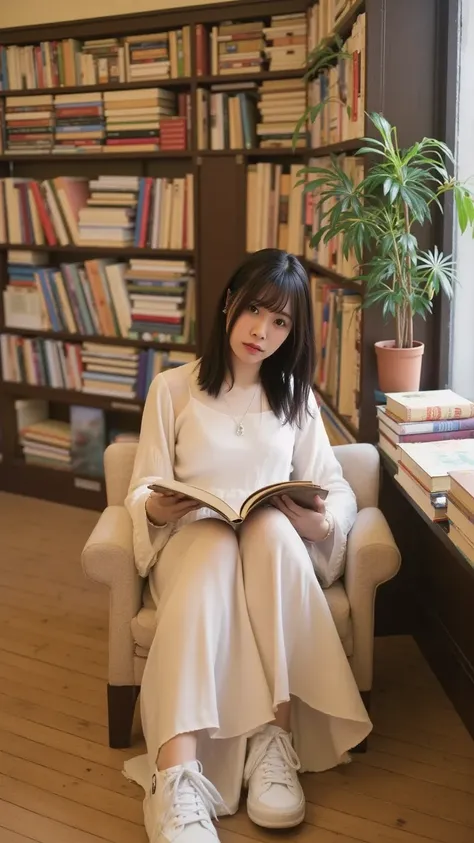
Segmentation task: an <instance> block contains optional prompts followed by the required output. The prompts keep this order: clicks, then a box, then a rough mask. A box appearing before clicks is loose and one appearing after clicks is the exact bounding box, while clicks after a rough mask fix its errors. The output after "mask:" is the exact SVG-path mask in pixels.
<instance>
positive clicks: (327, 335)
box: [310, 274, 362, 429]
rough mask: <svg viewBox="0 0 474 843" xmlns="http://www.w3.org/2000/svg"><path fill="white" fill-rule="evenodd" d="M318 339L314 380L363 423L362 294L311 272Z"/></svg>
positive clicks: (336, 404)
mask: <svg viewBox="0 0 474 843" xmlns="http://www.w3.org/2000/svg"><path fill="white" fill-rule="evenodd" d="M310 284H311V297H312V303H313V312H314V327H315V341H316V371H315V375H314V383H315V386H316V388H317V389H318V390H320V391H321V392H322V393H324V395H325V396H327V398H328V401H329V402H330V403H331V405H332V406H333V407H334V408H335V409H336V410H337V413H338V414H339V416H342V417H343V419H345V420H347V421H348V422H349V423H350V424H351V426H352V427H353V428H356V429H357V427H358V425H359V390H360V356H361V355H360V316H361V305H362V296H361V295H359V294H358V293H357V292H356V291H353V290H347V289H344V288H343V287H339V286H337V285H336V284H334V282H331V281H329V280H328V279H327V278H324V277H322V276H320V275H315V274H311V275H310Z"/></svg>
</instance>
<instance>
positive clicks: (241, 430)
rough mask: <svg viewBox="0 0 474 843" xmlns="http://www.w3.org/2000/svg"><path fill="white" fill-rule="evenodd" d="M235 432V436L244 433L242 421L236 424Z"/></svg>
mask: <svg viewBox="0 0 474 843" xmlns="http://www.w3.org/2000/svg"><path fill="white" fill-rule="evenodd" d="M235 432H236V434H237V436H243V435H244V426H243V424H242V422H240V424H238V425H237V430H236V431H235Z"/></svg>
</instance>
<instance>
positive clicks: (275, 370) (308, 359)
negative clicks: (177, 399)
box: [198, 249, 315, 424]
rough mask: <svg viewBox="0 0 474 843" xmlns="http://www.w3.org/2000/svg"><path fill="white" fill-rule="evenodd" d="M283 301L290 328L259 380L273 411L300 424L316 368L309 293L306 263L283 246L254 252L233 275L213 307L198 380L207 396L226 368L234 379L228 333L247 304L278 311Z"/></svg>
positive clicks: (217, 389) (216, 387) (215, 391)
mask: <svg viewBox="0 0 474 843" xmlns="http://www.w3.org/2000/svg"><path fill="white" fill-rule="evenodd" d="M287 303H289V304H290V306H291V316H292V328H291V331H290V333H289V334H288V336H287V338H286V340H285V342H284V343H282V345H281V346H280V348H279V349H277V351H275V353H274V354H272V355H271V357H267V358H266V359H265V360H263V362H262V365H261V368H260V380H261V383H262V386H263V389H264V391H265V394H266V396H267V400H268V403H269V405H270V408H271V409H272V410H273V412H274V413H275V415H276V416H277V417H278V418H282V419H283V421H284V422H285V423H286V422H289V423H290V424H292V423H294V422H296V423H297V424H300V423H301V420H302V418H303V415H304V413H305V412H306V410H307V407H308V398H309V393H310V390H311V387H312V384H313V377H314V368H315V351H314V325H313V313H312V305H311V294H310V288H309V282H308V276H307V273H306V271H305V269H304V267H303V266H302V264H301V263H300V261H299V260H298V258H296V257H295V256H294V255H292V254H288V252H285V251H283V250H281V249H261V250H260V251H258V252H255V253H254V254H252V255H250V256H249V257H248V258H247V259H246V260H245V261H244V262H243V263H242V264H241V265H240V266H239V267H238V269H237V270H236V271H235V272H234V274H233V275H232V277H231V279H230V281H229V283H228V284H227V286H226V288H225V290H224V291H223V293H222V295H221V297H220V300H219V303H218V306H217V312H216V314H215V318H214V324H213V328H212V331H211V334H210V336H209V340H208V343H207V347H206V349H205V351H204V354H203V356H202V358H201V361H200V364H199V375H198V384H199V386H200V387H201V389H203V390H205V391H206V392H207V393H208V394H209V395H213V396H217V395H218V394H219V392H220V390H221V387H222V384H223V382H224V378H225V376H226V373H227V372H229V374H230V376H231V378H232V379H233V370H232V354H231V348H230V343H229V337H230V334H231V331H232V329H233V327H234V325H235V323H236V322H237V319H238V318H239V316H240V315H241V314H242V313H243V312H244V311H245V310H247V309H248V308H249V307H250V305H252V304H258V305H260V306H261V307H264V308H266V309H268V310H271V311H273V312H275V313H279V312H281V311H282V310H284V308H285V305H286V304H287ZM226 305H227V310H228V313H227V314H226V313H224V310H225V309H226ZM227 320H228V322H227Z"/></svg>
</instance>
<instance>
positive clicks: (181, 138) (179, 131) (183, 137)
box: [160, 115, 188, 152]
mask: <svg viewBox="0 0 474 843" xmlns="http://www.w3.org/2000/svg"><path fill="white" fill-rule="evenodd" d="M187 145H188V126H187V119H186V117H184V116H179V115H178V116H176V117H162V118H161V120H160V149H161V151H162V152H166V151H168V152H169V151H170V150H172V149H175V150H182V151H184V150H185V149H186V148H187Z"/></svg>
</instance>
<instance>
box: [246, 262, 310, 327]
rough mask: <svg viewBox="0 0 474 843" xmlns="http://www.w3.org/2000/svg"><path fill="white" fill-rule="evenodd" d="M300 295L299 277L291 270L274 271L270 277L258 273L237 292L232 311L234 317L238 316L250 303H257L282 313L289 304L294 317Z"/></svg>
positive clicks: (273, 311)
mask: <svg viewBox="0 0 474 843" xmlns="http://www.w3.org/2000/svg"><path fill="white" fill-rule="evenodd" d="M300 296H301V278H300V277H298V275H297V274H296V273H293V272H292V271H291V270H286V271H283V272H281V271H280V272H278V273H274V274H273V277H270V278H268V277H266V278H265V277H262V275H261V274H260V273H258V274H256V275H255V276H254V278H252V281H251V283H249V284H247V285H246V286H245V287H244V288H242V289H241V290H239V291H238V292H237V294H236V296H235V303H234V304H235V311H234V313H235V316H236V317H237V316H239V315H240V313H242V311H243V310H245V309H246V308H247V307H249V305H251V304H257V305H259V306H260V307H263V308H265V310H270V311H271V312H272V313H283V312H284V311H285V310H286V308H287V306H288V304H289V305H290V308H291V316H292V317H293V318H294V315H295V311H296V310H297V302H298V300H299V298H300Z"/></svg>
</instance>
